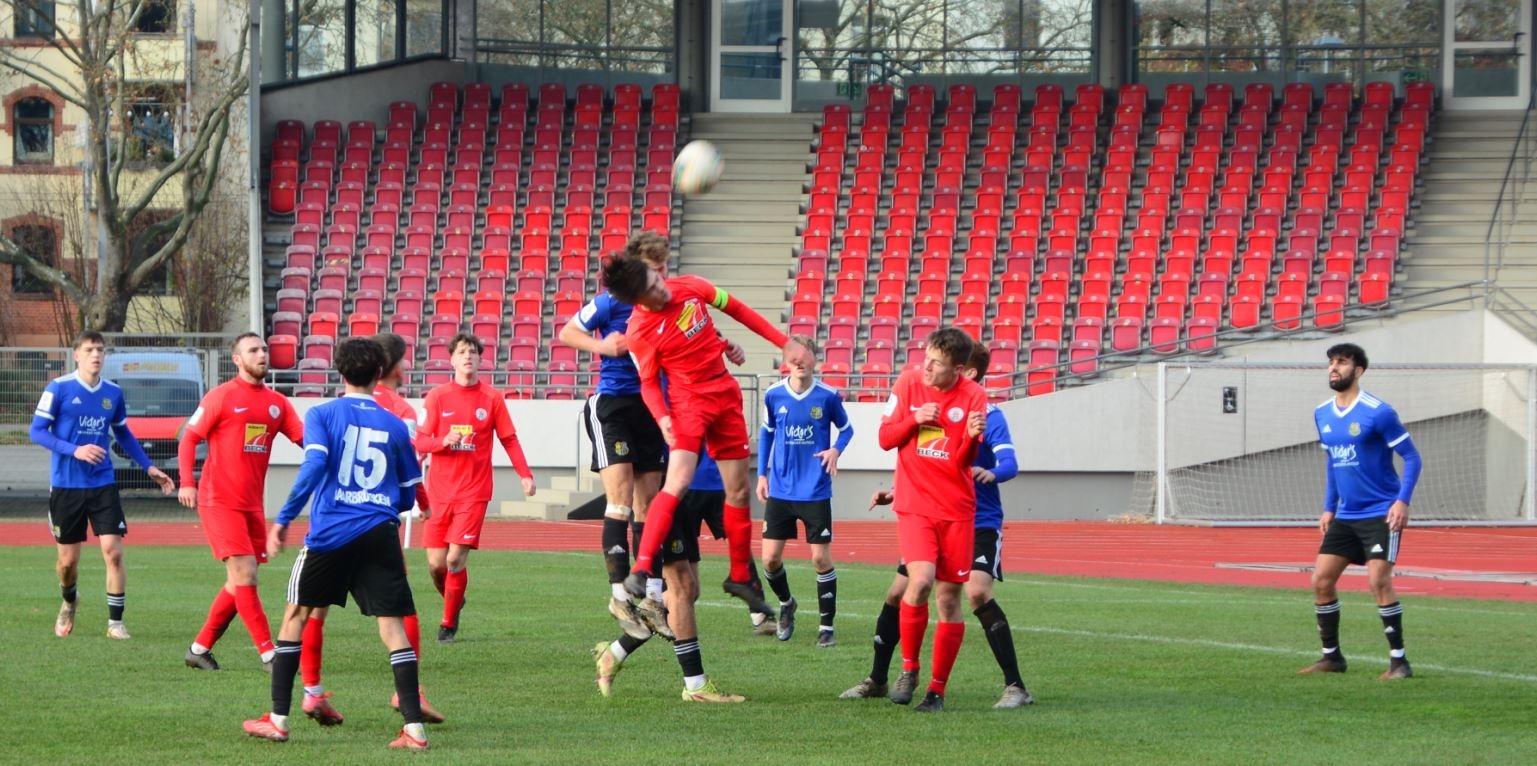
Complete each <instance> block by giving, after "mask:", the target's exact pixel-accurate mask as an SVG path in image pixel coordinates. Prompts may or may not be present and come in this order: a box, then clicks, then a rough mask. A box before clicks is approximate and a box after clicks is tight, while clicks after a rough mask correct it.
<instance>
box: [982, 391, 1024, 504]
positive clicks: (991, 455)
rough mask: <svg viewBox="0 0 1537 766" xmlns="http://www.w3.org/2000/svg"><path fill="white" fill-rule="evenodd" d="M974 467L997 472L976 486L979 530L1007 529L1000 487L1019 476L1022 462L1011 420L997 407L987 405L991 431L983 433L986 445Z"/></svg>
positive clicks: (983, 441) (983, 443)
mask: <svg viewBox="0 0 1537 766" xmlns="http://www.w3.org/2000/svg"><path fill="white" fill-rule="evenodd" d="M971 464H972V465H973V466H976V467H977V468H986V469H987V470H989V471H992V472H993V480H992V481H990V482H985V483H984V482H980V481H979V482H977V483H976V484H977V521H976V528H977V529H1003V500H1002V498H1000V497H999V496H998V485H999V484H1002V483H1003V482H1006V481H1008V480H1009V479H1012V478H1014V477H1015V476H1018V475H1019V462H1018V461H1017V460H1015V458H1014V437H1013V436H1012V435H1010V434H1009V421H1008V419H1007V418H1005V417H1004V416H1003V410H1000V409H998V408H997V407H996V406H994V405H991V404H989V405H987V430H986V431H984V432H983V433H982V444H981V445H980V446H979V447H978V448H977V457H976V459H974V460H972V461H971Z"/></svg>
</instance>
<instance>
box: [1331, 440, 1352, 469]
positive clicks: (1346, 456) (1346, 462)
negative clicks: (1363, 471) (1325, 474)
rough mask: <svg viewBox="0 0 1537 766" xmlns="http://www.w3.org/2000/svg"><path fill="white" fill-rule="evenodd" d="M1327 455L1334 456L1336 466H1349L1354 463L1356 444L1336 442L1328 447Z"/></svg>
mask: <svg viewBox="0 0 1537 766" xmlns="http://www.w3.org/2000/svg"><path fill="white" fill-rule="evenodd" d="M1329 456H1330V457H1332V458H1334V464H1335V465H1337V466H1351V465H1355V464H1356V445H1354V444H1337V445H1335V446H1333V447H1330V448H1329Z"/></svg>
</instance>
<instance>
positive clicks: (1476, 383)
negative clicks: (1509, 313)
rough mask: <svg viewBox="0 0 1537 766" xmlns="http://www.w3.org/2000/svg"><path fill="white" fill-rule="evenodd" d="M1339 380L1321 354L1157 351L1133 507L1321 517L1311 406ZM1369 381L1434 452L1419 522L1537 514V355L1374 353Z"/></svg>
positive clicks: (1425, 449)
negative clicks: (1175, 360) (1193, 357)
mask: <svg viewBox="0 0 1537 766" xmlns="http://www.w3.org/2000/svg"><path fill="white" fill-rule="evenodd" d="M1327 381H1328V377H1327V373H1326V372H1325V371H1324V369H1323V367H1322V365H1307V366H1304V365H1282V364H1264V363H1251V364H1243V363H1210V364H1191V365H1179V364H1162V365H1159V366H1158V377H1157V386H1156V388H1155V390H1154V392H1152V393H1153V396H1152V397H1151V399H1150V401H1151V402H1152V406H1153V407H1154V408H1155V412H1154V413H1152V414H1153V417H1152V418H1150V419H1149V420H1150V421H1151V425H1152V428H1144V429H1141V430H1142V434H1143V435H1142V438H1141V441H1140V444H1139V447H1138V455H1139V463H1140V465H1142V466H1145V469H1144V470H1143V471H1141V472H1139V473H1138V475H1137V477H1136V481H1135V483H1134V486H1133V491H1132V495H1131V503H1132V508H1130V512H1131V514H1132V515H1134V516H1143V517H1149V518H1152V519H1154V520H1156V521H1159V522H1173V523H1202V524H1228V525H1233V524H1238V525H1241V524H1254V525H1277V524H1311V523H1316V521H1317V519H1318V515H1319V513H1320V511H1321V510H1322V506H1323V496H1324V479H1325V461H1324V455H1323V452H1322V450H1320V449H1319V446H1318V434H1317V431H1316V428H1315V426H1314V424H1313V410H1314V408H1315V407H1317V406H1318V405H1320V404H1322V403H1323V402H1324V401H1325V400H1327V399H1329V398H1330V397H1332V395H1333V392H1331V391H1330V390H1329V388H1328V385H1327ZM1361 386H1362V388H1363V389H1364V390H1366V391H1369V392H1371V393H1372V394H1373V395H1375V396H1377V398H1379V399H1382V400H1383V401H1385V402H1387V403H1388V404H1391V405H1392V406H1393V408H1394V409H1396V410H1397V411H1398V414H1399V417H1400V418H1401V419H1402V420H1403V423H1404V425H1405V426H1406V427H1407V428H1408V429H1409V433H1410V435H1411V436H1412V437H1413V439H1414V443H1415V446H1416V447H1417V448H1418V449H1419V452H1420V455H1421V457H1422V458H1423V460H1424V470H1423V472H1422V473H1421V476H1420V481H1419V484H1418V486H1417V488H1416V490H1415V494H1414V501H1413V504H1412V508H1411V512H1410V518H1411V520H1412V523H1414V524H1426V523H1432V524H1434V523H1444V524H1500V523H1503V524H1524V523H1537V516H1534V512H1533V498H1532V493H1531V489H1532V486H1533V484H1534V483H1537V462H1534V455H1533V449H1532V432H1533V430H1537V409H1534V399H1537V367H1532V366H1517V365H1479V366H1472V365H1423V366H1416V365H1389V364H1383V365H1373V366H1372V367H1371V369H1370V370H1369V372H1368V373H1367V374H1366V375H1365V376H1364V377H1363V378H1362V379H1361ZM1397 462H1398V465H1399V468H1400V470H1402V461H1401V460H1400V461H1397Z"/></svg>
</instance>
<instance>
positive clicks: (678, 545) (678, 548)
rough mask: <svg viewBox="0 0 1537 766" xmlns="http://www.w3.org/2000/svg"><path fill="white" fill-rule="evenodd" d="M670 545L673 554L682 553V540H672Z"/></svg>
mask: <svg viewBox="0 0 1537 766" xmlns="http://www.w3.org/2000/svg"><path fill="white" fill-rule="evenodd" d="M671 547H672V552H673V554H674V555H676V554H679V553H682V552H683V541H682V540H673V541H672V546H671Z"/></svg>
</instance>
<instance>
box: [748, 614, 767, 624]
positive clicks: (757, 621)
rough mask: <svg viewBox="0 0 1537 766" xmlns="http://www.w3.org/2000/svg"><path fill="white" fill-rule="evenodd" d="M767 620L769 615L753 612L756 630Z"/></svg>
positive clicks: (753, 622)
mask: <svg viewBox="0 0 1537 766" xmlns="http://www.w3.org/2000/svg"><path fill="white" fill-rule="evenodd" d="M767 619H768V615H766V614H764V613H762V612H753V613H752V626H753V627H755V628H756V627H758V626H759V625H762V624H763V622H764V621H765V620H767Z"/></svg>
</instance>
